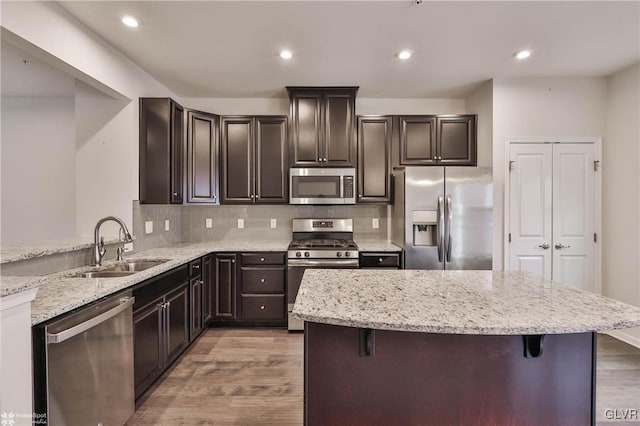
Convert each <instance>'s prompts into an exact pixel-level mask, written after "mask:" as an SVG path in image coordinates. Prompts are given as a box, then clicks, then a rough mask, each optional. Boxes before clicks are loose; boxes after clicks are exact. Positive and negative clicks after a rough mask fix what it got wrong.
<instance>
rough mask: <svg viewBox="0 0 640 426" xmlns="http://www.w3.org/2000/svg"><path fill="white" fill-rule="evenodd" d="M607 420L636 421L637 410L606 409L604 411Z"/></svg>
mask: <svg viewBox="0 0 640 426" xmlns="http://www.w3.org/2000/svg"><path fill="white" fill-rule="evenodd" d="M604 416H605V417H606V418H607V420H638V418H640V417H639V416H638V409H637V408H615V409H613V408H607V409H606V410H604Z"/></svg>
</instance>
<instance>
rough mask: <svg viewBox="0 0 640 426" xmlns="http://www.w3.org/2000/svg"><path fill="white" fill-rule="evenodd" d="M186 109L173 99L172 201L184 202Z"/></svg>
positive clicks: (176, 202)
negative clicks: (183, 157) (183, 166)
mask: <svg viewBox="0 0 640 426" xmlns="http://www.w3.org/2000/svg"><path fill="white" fill-rule="evenodd" d="M183 150H184V109H183V108H182V107H181V106H180V105H178V104H177V103H175V102H173V101H171V196H170V198H171V203H172V204H182V175H183V174H182V152H183Z"/></svg>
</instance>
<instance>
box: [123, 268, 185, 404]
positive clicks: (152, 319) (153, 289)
mask: <svg viewBox="0 0 640 426" xmlns="http://www.w3.org/2000/svg"><path fill="white" fill-rule="evenodd" d="M133 295H134V297H135V299H136V301H135V304H134V311H133V327H134V328H133V333H134V356H133V358H134V376H135V396H136V399H138V398H139V397H140V396H141V395H142V394H143V393H144V392H145V391H146V390H147V389H148V388H149V386H151V384H152V383H153V382H154V381H155V380H156V379H157V378H158V377H160V375H161V374H162V373H163V372H164V370H165V369H166V368H167V367H168V366H169V365H171V363H172V362H173V361H174V360H175V359H176V358H177V357H178V356H180V354H181V353H182V351H183V350H184V349H185V348H186V347H187V346H188V345H189V273H188V270H187V266H186V265H185V266H182V267H179V268H176V269H173V270H171V271H169V272H166V273H164V274H162V275H160V276H158V277H156V278H152V279H150V280H147V281H145V282H143V283H140V284H138V285H136V286H135V287H134V289H133Z"/></svg>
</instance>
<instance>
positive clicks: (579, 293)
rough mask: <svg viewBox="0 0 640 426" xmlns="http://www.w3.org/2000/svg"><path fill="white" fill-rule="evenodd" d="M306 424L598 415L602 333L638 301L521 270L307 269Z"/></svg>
mask: <svg viewBox="0 0 640 426" xmlns="http://www.w3.org/2000/svg"><path fill="white" fill-rule="evenodd" d="M293 314H294V315H295V316H296V317H297V318H299V319H301V320H304V321H305V424H307V425H317V424H343V425H356V424H367V425H387V424H420V425H425V424H427V425H429V424H433V425H454V424H464V425H475V424H477V425H487V424H490V425H506V424H517V425H523V424H532V425H538V424H544V425H554V424H557V425H567V424H571V425H588V424H594V423H595V415H594V409H595V366H596V357H595V353H596V352H595V351H596V332H598V331H605V330H612V329H620V328H631V327H637V326H640V308H638V307H634V306H630V305H627V304H624V303H621V302H617V301H615V300H612V299H608V298H605V297H602V296H599V295H597V294H594V293H591V292H588V291H584V290H580V289H576V288H572V287H568V286H563V285H561V284H558V283H554V282H550V281H546V280H543V279H541V278H537V277H533V276H531V275H528V274H524V273H519V272H492V271H415V270H404V271H382V270H372V271H366V270H309V271H306V272H305V275H304V278H303V281H302V284H301V287H300V291H299V293H298V297H297V299H296V303H295V306H294V309H293Z"/></svg>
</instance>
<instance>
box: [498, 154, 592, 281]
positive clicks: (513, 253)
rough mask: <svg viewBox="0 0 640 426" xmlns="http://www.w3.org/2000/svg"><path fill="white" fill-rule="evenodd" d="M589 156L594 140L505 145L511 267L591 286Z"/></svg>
mask: <svg viewBox="0 0 640 426" xmlns="http://www.w3.org/2000/svg"><path fill="white" fill-rule="evenodd" d="M593 160H594V145H593V144H587V143H584V144H583V143H576V144H573V143H563V144H549V143H546V144H542V143H537V144H533V143H531V144H512V145H511V146H510V161H511V163H510V168H511V171H510V174H509V212H510V213H509V232H510V238H511V242H510V243H509V247H508V250H509V269H510V270H517V271H527V272H531V273H533V274H536V275H539V276H542V277H544V278H547V279H553V280H554V281H558V282H562V283H565V284H568V285H571V286H575V287H581V288H585V289H587V290H594V269H595V268H594V241H593V235H594V229H595V226H594V212H595V198H594V192H595V172H594V169H593V164H594V163H593Z"/></svg>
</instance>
